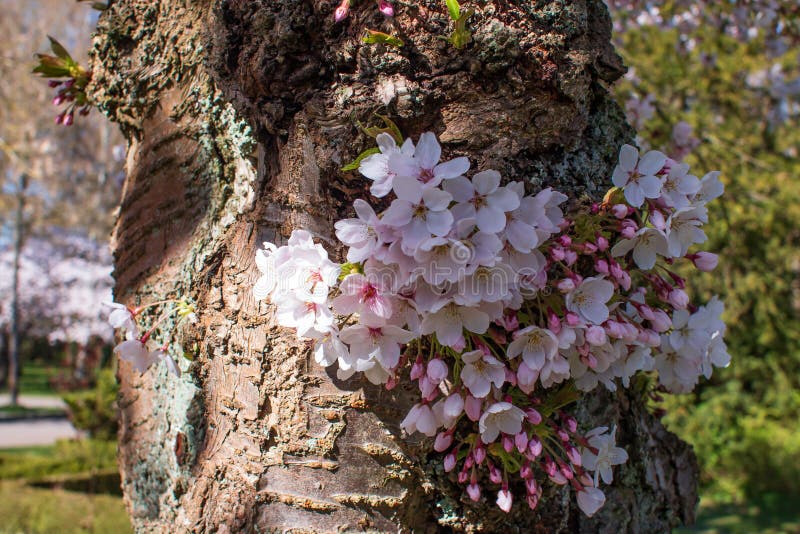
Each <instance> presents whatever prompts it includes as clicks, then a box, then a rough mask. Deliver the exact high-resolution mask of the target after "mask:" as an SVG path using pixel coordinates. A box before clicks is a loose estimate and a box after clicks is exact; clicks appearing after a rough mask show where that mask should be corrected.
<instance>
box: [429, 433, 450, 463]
mask: <svg viewBox="0 0 800 534" xmlns="http://www.w3.org/2000/svg"><path fill="white" fill-rule="evenodd" d="M452 444H453V435H452V434H450V433H448V432H439V433H438V434H436V440H435V441H434V442H433V449H434V450H435V451H436V452H444V451H446V450H447V449H448V448H449V447H450V445H452ZM446 470H448V471H449V469H446Z"/></svg>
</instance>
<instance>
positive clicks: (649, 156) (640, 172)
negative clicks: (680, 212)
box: [612, 145, 667, 208]
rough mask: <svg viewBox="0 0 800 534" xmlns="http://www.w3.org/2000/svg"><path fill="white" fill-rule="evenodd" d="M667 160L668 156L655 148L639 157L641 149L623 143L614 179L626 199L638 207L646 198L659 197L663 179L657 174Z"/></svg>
mask: <svg viewBox="0 0 800 534" xmlns="http://www.w3.org/2000/svg"><path fill="white" fill-rule="evenodd" d="M666 161H667V157H666V156H665V155H664V154H662V153H661V152H658V151H655V150H651V151H650V152H647V153H646V154H645V155H644V156H642V158H641V159H639V151H638V150H637V149H636V148H635V147H632V146H631V145H623V147H622V149H621V150H620V151H619V164H618V165H617V167H616V168H615V169H614V174H613V176H612V181H613V182H614V185H615V186H617V187H619V188H620V189H622V190H623V192H624V194H625V200H627V201H628V203H629V204H630V205H631V206H633V207H634V208H638V207H640V206H641V205H642V204H644V201H645V199H646V198H651V199H654V198H658V197H659V195H660V194H661V186H662V180H661V178H659V177H658V176H657V174H658V173H659V172H660V171H661V169H662V168H663V167H664V164H665V163H666Z"/></svg>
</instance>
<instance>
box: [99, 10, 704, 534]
mask: <svg viewBox="0 0 800 534" xmlns="http://www.w3.org/2000/svg"><path fill="white" fill-rule="evenodd" d="M469 4H470V7H475V8H476V15H474V16H473V17H472V18H471V19H470V28H471V29H472V31H473V37H474V40H473V44H472V45H470V46H469V47H467V48H466V49H464V50H462V51H458V50H455V49H453V48H452V47H451V46H449V45H448V44H447V43H446V42H445V41H443V40H442V39H440V38H439V37H440V36H442V35H445V33H446V32H447V31H448V30H447V28H448V24H449V22H448V19H447V14H446V9H445V7H444V5H443V2H440V1H438V0H419V1H413V2H412V1H410V0H400V1H398V2H397V3H396V8H397V13H398V15H397V16H396V17H395V19H394V20H393V21H391V22H387V21H384V20H383V19H382V18H381V17H380V15H378V14H376V13H377V12H376V10H375V9H373V8H372V6H364V8H363V9H361V7H360V6H357V7H356V8H355V9H354V12H353V14H352V17H351V19H350V20H349V22H348V23H346V24H338V25H336V24H334V23H333V17H332V12H333V9H334V8H335V5H336V2H334V1H327V0H314V1H311V0H217V1H213V0H194V1H190V0H117V1H114V2H112V4H111V7H110V9H108V10H107V11H105V12H104V13H103V15H102V16H101V19H100V23H99V27H98V33H97V36H96V38H95V42H94V47H93V51H92V52H93V65H92V67H93V70H94V82H93V87H92V90H93V98H94V99H95V100H96V101H98V102H99V103H100V105H101V108H102V109H103V110H104V112H105V113H106V114H107V115H108V116H109V117H111V118H112V119H113V120H115V121H117V122H119V123H120V125H121V127H122V129H123V131H124V132H125V134H126V135H127V137H128V139H129V141H130V149H129V154H128V178H127V181H126V183H125V188H124V191H123V200H122V206H121V210H120V215H119V219H118V221H117V226H116V229H115V232H114V236H113V243H114V249H115V264H116V271H115V276H116V280H117V289H116V291H117V297H118V299H119V300H121V301H123V302H126V303H129V304H132V303H139V302H152V301H154V300H157V299H161V298H164V297H166V296H170V295H180V296H185V297H190V298H192V299H193V300H194V301H195V302H196V303H197V304H198V314H199V316H200V323H199V324H197V325H193V326H187V327H181V329H180V331H179V333H178V342H179V343H180V345H177V344H176V345H175V347H173V348H174V349H175V350H180V351H182V352H184V353H186V354H187V355H188V356H190V357H191V358H192V359H193V362H192V364H191V368H190V370H189V372H187V373H184V375H183V377H182V378H180V379H176V378H174V377H171V376H168V375H167V373H166V371H165V370H164V369H163V368H162V369H160V370H158V371H151V372H150V373H149V374H147V375H145V376H144V377H141V378H139V377H138V376H136V375H135V373H131V372H130V369H129V368H128V367H127V366H124V365H123V366H122V369H121V371H120V379H121V381H122V388H121V393H120V406H121V409H122V425H121V430H120V469H121V471H122V476H123V489H124V491H125V500H126V503H127V505H128V509H129V511H130V513H131V515H132V517H133V521H134V524H135V526H136V528H137V530H139V531H152V532H175V531H181V532H204V531H208V532H268V531H290V532H335V531H340V530H347V531H359V530H370V531H387V532H399V531H405V532H408V531H413V532H438V531H443V530H454V531H486V532H491V531H497V532H614V533H616V532H647V533H650V532H666V531H668V530H669V528H670V525H672V524H673V523H674V522H675V521H676V520H677V519H680V520H683V521H691V520H692V519H693V515H694V507H695V505H696V501H697V494H696V473H697V467H696V464H695V460H694V455H693V454H692V452H691V449H690V448H689V447H688V446H687V445H686V444H684V443H682V442H680V441H679V440H678V439H677V438H676V437H675V436H673V435H672V434H669V433H668V432H666V431H665V430H664V429H663V427H661V425H660V423H658V421H656V420H655V419H654V418H653V417H652V416H650V415H649V414H648V413H647V412H646V410H645V408H644V405H643V401H642V400H641V399H636V398H630V397H628V396H626V395H627V394H626V393H619V394H618V395H616V396H611V395H609V394H607V393H603V392H598V393H596V394H594V395H593V396H592V397H590V398H588V399H586V400H585V401H584V402H583V403H582V404H581V406H579V407H578V408H577V410H578V411H579V412H581V413H580V419H581V420H585V421H587V422H588V421H591V420H593V419H594V420H597V421H603V422H605V423H609V422H616V423H617V424H618V426H619V433H618V442H619V443H620V444H622V445H623V446H625V447H626V449H627V450H628V453H629V455H630V461H629V463H628V464H627V465H626V466H625V467H623V468H622V469H621V470H620V471H619V473H618V476H615V483H614V485H613V486H611V487H609V488H608V490H607V496H608V503H607V504H606V506H605V507H604V508H603V509H602V511H601V512H600V513H598V515H596V516H595V517H594V518H593V519H587V518H585V517H584V516H583V515H582V514H580V513H579V511H578V510H577V506H576V505H575V503H574V502H573V501H571V500H570V497H569V494H568V492H566V491H565V492H560V491H558V490H557V489H554V490H553V491H552V492H551V493H550V494H549V495H545V498H544V499H543V500H542V503H541V504H540V506H539V509H538V510H537V511H536V512H531V511H530V510H528V509H527V507H526V506H525V505H524V503H518V504H515V507H514V509H513V510H512V512H511V513H510V514H508V515H506V514H503V513H502V512H501V511H499V510H498V509H497V507H496V506H494V503H493V496H490V497H491V499H490V502H488V503H487V502H483V503H482V504H479V505H473V504H472V503H469V502H467V501H466V500H465V498H464V496H463V495H462V488H461V487H460V486H458V485H457V484H455V481H454V480H453V479H452V477H451V476H450V475H447V474H445V473H444V472H443V468H442V466H441V458H440V457H439V455H436V454H430V453H429V450H430V449H429V443H428V442H427V441H425V440H419V439H418V437H417V436H413V437H412V438H411V439H409V438H404V437H402V436H401V435H400V431H399V428H398V424H399V422H400V421H401V420H402V418H403V416H404V415H405V413H406V411H407V409H408V407H410V405H411V403H413V401H414V399H413V393H412V392H411V391H410V390H402V388H398V390H395V391H392V392H386V391H383V390H380V389H377V388H374V387H372V386H369V385H368V384H365V383H362V382H358V381H349V382H346V383H342V382H339V381H337V380H336V379H335V378H333V377H331V376H328V375H327V374H326V373H325V371H324V370H323V369H320V368H319V367H317V366H316V364H315V363H314V362H313V359H311V358H310V357H309V356H310V355H309V351H308V350H307V348H306V347H304V346H301V345H299V344H298V342H297V341H296V339H295V338H294V336H293V335H290V334H287V333H286V332H284V331H281V330H279V329H277V328H275V327H274V326H273V323H272V322H271V319H270V307H269V306H268V305H266V304H263V303H262V304H258V303H256V302H255V301H254V299H253V297H252V296H251V292H250V288H251V287H252V284H253V282H254V281H255V279H256V278H257V270H256V268H255V265H254V253H255V250H256V248H257V246H258V245H259V244H260V242H261V241H263V240H269V241H277V242H280V241H282V240H284V239H285V238H286V237H287V236H288V235H289V233H290V232H291V230H292V229H293V228H297V227H303V228H307V229H309V230H311V231H312V232H314V233H315V234H316V235H318V236H319V237H320V238H322V239H327V240H329V241H330V240H331V237H332V224H333V221H334V220H337V219H339V218H342V217H343V216H347V215H349V214H348V208H347V206H349V205H350V201H351V200H352V198H354V197H357V196H364V195H366V194H367V185H368V184H367V183H365V180H363V179H362V178H360V177H359V176H356V174H354V173H344V174H343V173H342V172H340V171H339V168H340V167H341V166H342V165H343V164H344V163H347V162H349V161H350V160H352V159H353V158H354V157H355V156H356V155H357V154H358V153H359V152H360V151H361V150H362V149H363V148H365V147H366V146H367V144H368V143H369V142H370V141H369V140H367V139H365V138H364V136H363V135H361V134H360V133H359V129H358V126H357V124H358V122H359V121H360V122H362V123H363V122H368V121H370V120H371V117H372V114H373V113H374V112H381V113H384V114H387V115H389V116H390V117H392V118H393V119H396V122H397V123H398V124H399V125H400V127H401V128H402V130H403V131H404V133H405V134H406V135H412V136H414V137H416V136H417V135H419V134H420V133H421V132H424V131H427V130H433V131H435V132H437V133H438V134H439V136H440V139H441V140H442V142H443V144H444V148H445V151H446V152H447V154H446V155H447V157H455V156H460V155H469V156H470V157H471V158H472V163H473V165H475V166H477V167H483V168H487V167H493V168H496V169H497V170H499V171H500V172H502V173H503V175H504V176H505V177H506V178H508V179H520V180H525V181H527V182H529V183H530V189H531V190H536V189H538V188H541V187H543V186H553V187H556V188H558V189H559V190H562V191H565V192H572V193H573V194H574V196H575V197H578V196H580V195H582V194H588V195H590V196H591V195H595V196H596V195H597V194H598V193H599V192H600V191H601V190H603V189H604V188H605V187H607V181H608V176H609V175H610V171H611V169H612V168H613V164H614V161H615V157H616V154H617V151H618V148H619V146H620V145H621V144H623V143H624V142H626V141H629V140H630V139H631V138H632V132H631V131H630V128H629V127H628V126H627V125H626V124H625V122H624V119H623V115H622V113H621V112H620V110H619V109H618V107H617V106H616V105H615V104H614V103H613V102H612V101H611V100H610V98H609V96H608V94H607V92H606V90H605V89H604V84H606V83H611V82H613V81H614V80H615V79H616V78H618V77H619V76H620V75H621V74H622V73H623V66H622V65H621V62H620V59H619V58H618V57H617V56H616V54H615V53H614V51H613V49H612V47H611V45H610V42H609V37H610V21H609V19H608V15H607V13H606V10H605V6H604V5H603V3H602V2H601V0H585V1H574V2H563V1H551V2H548V1H545V0H541V1H535V2H534V1H529V0H517V1H512V0H494V1H488V0H474V1H471V2H469ZM365 27H370V28H376V29H382V30H384V31H391V32H394V33H396V34H397V35H398V36H400V37H401V38H402V39H403V40H404V41H405V43H406V46H405V47H403V48H401V49H394V48H387V47H384V46H382V45H364V44H362V43H361V42H360V37H361V35H362V31H363V29H364V28H365ZM331 242H332V241H331ZM170 326H171V325H167V328H169V327H170ZM179 353H180V352H179ZM453 476H454V475H453Z"/></svg>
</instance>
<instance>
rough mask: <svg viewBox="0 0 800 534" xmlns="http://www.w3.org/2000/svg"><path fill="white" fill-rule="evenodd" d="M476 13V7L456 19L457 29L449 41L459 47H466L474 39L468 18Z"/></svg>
mask: <svg viewBox="0 0 800 534" xmlns="http://www.w3.org/2000/svg"><path fill="white" fill-rule="evenodd" d="M474 13H475V10H474V9H468V10H467V11H465V12H464V14H463V15H461V16H460V17H459V18H458V20H456V24H455V26H456V27H455V29H454V30H453V34H452V35H451V36H450V38H449V39H448V41H450V43H451V44H452V45H453V46H454V47H456V48H458V49H461V48H464V47H465V46H467V45H468V44H469V42H470V41H471V40H472V33H471V32H470V31H469V30H468V29H467V19H468V18H469V17H471V16H472V15H473V14H474Z"/></svg>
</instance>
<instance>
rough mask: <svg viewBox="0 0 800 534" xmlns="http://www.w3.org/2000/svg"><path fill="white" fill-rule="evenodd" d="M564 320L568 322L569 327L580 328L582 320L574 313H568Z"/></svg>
mask: <svg viewBox="0 0 800 534" xmlns="http://www.w3.org/2000/svg"><path fill="white" fill-rule="evenodd" d="M564 319H565V320H566V321H567V326H578V325H579V324H581V318H580V317H578V314H577V313H574V312H567V314H566V315H565V316H564Z"/></svg>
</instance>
